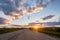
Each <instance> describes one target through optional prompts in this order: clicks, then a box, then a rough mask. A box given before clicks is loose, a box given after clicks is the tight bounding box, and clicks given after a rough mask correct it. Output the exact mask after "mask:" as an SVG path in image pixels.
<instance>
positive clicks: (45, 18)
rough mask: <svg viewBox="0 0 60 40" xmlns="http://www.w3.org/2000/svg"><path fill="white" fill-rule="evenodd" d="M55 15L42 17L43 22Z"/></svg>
mask: <svg viewBox="0 0 60 40" xmlns="http://www.w3.org/2000/svg"><path fill="white" fill-rule="evenodd" d="M54 16H55V15H49V16H47V17H44V18H42V19H43V20H48V19H51V18H52V17H54Z"/></svg>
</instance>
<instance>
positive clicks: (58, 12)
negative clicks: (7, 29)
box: [0, 0, 60, 25]
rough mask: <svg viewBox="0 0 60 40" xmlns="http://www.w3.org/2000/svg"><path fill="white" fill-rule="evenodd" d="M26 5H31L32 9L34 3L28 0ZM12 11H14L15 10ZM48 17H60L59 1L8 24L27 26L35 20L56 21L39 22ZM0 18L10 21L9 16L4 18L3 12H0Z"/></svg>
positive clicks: (55, 0)
mask: <svg viewBox="0 0 60 40" xmlns="http://www.w3.org/2000/svg"><path fill="white" fill-rule="evenodd" d="M27 3H29V4H31V5H30V6H32V7H33V4H34V1H33V3H31V1H30V0H28V2H27ZM0 5H1V4H0ZM27 5H28V4H27ZM17 6H18V5H17ZM25 6H26V5H25ZM8 10H9V9H8ZM13 10H15V8H14V9H13ZM16 10H17V9H16ZM49 15H55V17H54V18H56V17H60V0H54V1H53V2H51V3H49V4H47V6H46V7H45V8H44V9H43V10H38V11H36V12H34V13H32V14H31V15H27V14H24V15H23V16H22V17H20V18H19V19H16V20H13V21H11V23H10V24H16V25H27V24H28V23H32V22H36V21H37V20H38V21H39V22H49V21H50V22H53V21H57V20H53V19H50V20H41V18H44V17H46V16H49ZM28 16H30V18H29V19H28ZM0 17H5V18H7V19H10V16H6V15H5V14H4V12H3V11H0Z"/></svg>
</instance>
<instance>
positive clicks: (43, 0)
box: [0, 0, 51, 20]
mask: <svg viewBox="0 0 60 40" xmlns="http://www.w3.org/2000/svg"><path fill="white" fill-rule="evenodd" d="M28 1H29V2H30V3H29V2H28ZM50 2H51V0H0V10H2V11H3V12H4V14H5V15H6V16H7V15H8V16H10V17H11V19H12V20H15V19H19V18H20V17H21V16H23V15H24V14H28V15H30V14H32V13H34V12H36V11H40V10H43V9H44V8H45V7H47V4H48V3H50Z"/></svg>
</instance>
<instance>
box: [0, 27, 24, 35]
mask: <svg viewBox="0 0 60 40" xmlns="http://www.w3.org/2000/svg"><path fill="white" fill-rule="evenodd" d="M21 29H24V28H0V34H3V33H8V32H13V31H17V30H21Z"/></svg>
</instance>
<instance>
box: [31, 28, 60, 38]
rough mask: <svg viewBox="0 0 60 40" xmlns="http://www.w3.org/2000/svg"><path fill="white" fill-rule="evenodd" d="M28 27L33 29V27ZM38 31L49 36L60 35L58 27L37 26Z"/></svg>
mask: <svg viewBox="0 0 60 40" xmlns="http://www.w3.org/2000/svg"><path fill="white" fill-rule="evenodd" d="M30 29H31V30H33V28H30ZM33 31H35V30H33ZM38 32H41V33H45V34H48V35H51V36H56V37H60V27H47V28H39V30H38Z"/></svg>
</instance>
